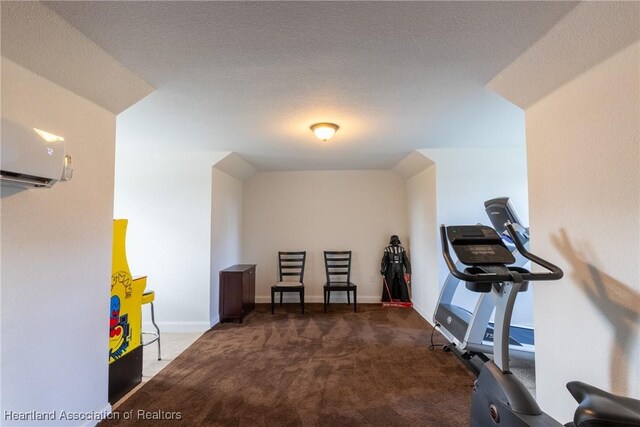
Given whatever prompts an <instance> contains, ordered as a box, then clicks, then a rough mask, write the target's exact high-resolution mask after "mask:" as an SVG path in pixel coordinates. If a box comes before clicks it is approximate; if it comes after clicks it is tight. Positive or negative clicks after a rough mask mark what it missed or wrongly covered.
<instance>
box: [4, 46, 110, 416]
mask: <svg viewBox="0 0 640 427" xmlns="http://www.w3.org/2000/svg"><path fill="white" fill-rule="evenodd" d="M2 115H3V117H6V118H8V119H10V120H13V121H16V122H18V123H21V124H23V125H25V126H29V127H38V128H41V129H46V130H48V131H51V132H53V133H55V134H59V135H62V136H64V137H65V143H66V149H67V151H68V152H69V153H70V154H71V155H72V156H73V166H74V169H75V171H74V177H73V180H71V181H69V182H60V183H58V184H56V185H55V186H54V187H53V188H51V189H30V190H23V191H17V192H16V191H15V190H10V189H6V188H3V189H2V199H1V203H2V215H1V225H2V227H1V228H2V231H1V237H2V238H1V242H2V243H1V249H2V266H1V291H2V314H1V316H2V359H1V360H2V365H1V370H2V379H1V382H2V384H1V388H2V401H1V402H0V403H1V405H0V406H1V408H0V413H1V414H2V419H3V420H5V411H23V412H26V411H33V410H35V411H52V410H57V411H58V414H59V413H60V411H61V410H66V411H82V412H87V411H103V410H107V409H109V405H108V402H107V387H108V386H107V377H108V360H107V359H108V340H107V332H108V328H109V326H108V317H109V316H108V310H109V293H110V276H111V241H112V212H113V179H114V178H113V162H114V146H115V116H114V114H113V113H111V112H109V111H107V110H105V109H103V108H101V107H98V106H97V105H95V104H93V103H91V102H89V101H87V100H86V99H84V98H81V97H79V96H77V95H75V94H73V93H71V92H69V91H67V90H65V89H63V88H61V87H59V86H57V85H55V84H53V83H51V82H49V81H47V80H45V79H43V78H41V77H38V76H36V75H35V74H33V73H31V72H29V71H27V70H26V69H24V68H22V67H20V66H18V65H16V64H14V63H13V62H11V61H9V60H6V59H5V58H2ZM3 422H4V423H6V424H11V425H18V424H22V425H38V424H40V425H55V424H60V425H62V424H68V425H70V424H78V422H77V421H76V422H62V421H57V422H56V421H46V422H41V423H38V422H36V421H25V422H22V423H20V422H8V421H3Z"/></svg>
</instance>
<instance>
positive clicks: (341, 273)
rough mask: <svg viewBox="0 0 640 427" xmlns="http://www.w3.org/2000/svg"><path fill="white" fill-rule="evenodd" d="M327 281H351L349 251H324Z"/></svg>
mask: <svg viewBox="0 0 640 427" xmlns="http://www.w3.org/2000/svg"><path fill="white" fill-rule="evenodd" d="M324 270H325V273H326V275H327V283H331V282H347V283H348V282H350V281H351V251H324Z"/></svg>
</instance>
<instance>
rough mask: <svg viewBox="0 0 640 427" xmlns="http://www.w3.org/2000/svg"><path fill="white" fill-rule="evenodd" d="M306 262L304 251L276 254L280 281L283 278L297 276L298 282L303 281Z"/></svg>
mask: <svg viewBox="0 0 640 427" xmlns="http://www.w3.org/2000/svg"><path fill="white" fill-rule="evenodd" d="M306 260H307V252H306V251H297V252H278V267H279V268H278V272H279V274H280V281H281V282H282V281H283V277H285V276H297V278H298V281H299V282H301V283H302V282H303V281H304V265H305V262H306Z"/></svg>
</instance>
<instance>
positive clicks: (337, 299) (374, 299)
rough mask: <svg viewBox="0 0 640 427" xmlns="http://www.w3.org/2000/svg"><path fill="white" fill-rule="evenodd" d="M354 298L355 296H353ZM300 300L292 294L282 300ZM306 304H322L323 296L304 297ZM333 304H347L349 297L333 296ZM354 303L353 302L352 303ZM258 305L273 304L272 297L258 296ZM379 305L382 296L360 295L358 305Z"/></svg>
mask: <svg viewBox="0 0 640 427" xmlns="http://www.w3.org/2000/svg"><path fill="white" fill-rule="evenodd" d="M352 296H353V295H352ZM279 301H280V296H279V295H276V302H279ZM299 301H300V300H299V299H298V294H294V293H291V294H290V295H287V294H285V295H284V296H283V298H282V302H286V303H297V302H299ZM304 302H305V303H311V304H313V303H320V304H322V303H323V302H324V298H323V296H322V295H305V296H304ZM331 302H332V303H336V304H340V303H344V304H346V303H347V297H346V296H345V295H344V294H343V295H335V296H334V295H331ZM352 302H353V301H352ZM256 303H257V304H267V303H268V304H271V295H269V296H256ZM360 303H362V304H378V303H380V295H376V296H360V295H358V304H360Z"/></svg>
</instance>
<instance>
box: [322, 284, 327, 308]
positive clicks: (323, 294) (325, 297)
mask: <svg viewBox="0 0 640 427" xmlns="http://www.w3.org/2000/svg"><path fill="white" fill-rule="evenodd" d="M322 297H323V298H322V299H323V302H324V304H323V305H322V306H323V308H324V312H325V313H326V312H327V290H326V289H323V290H322Z"/></svg>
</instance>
